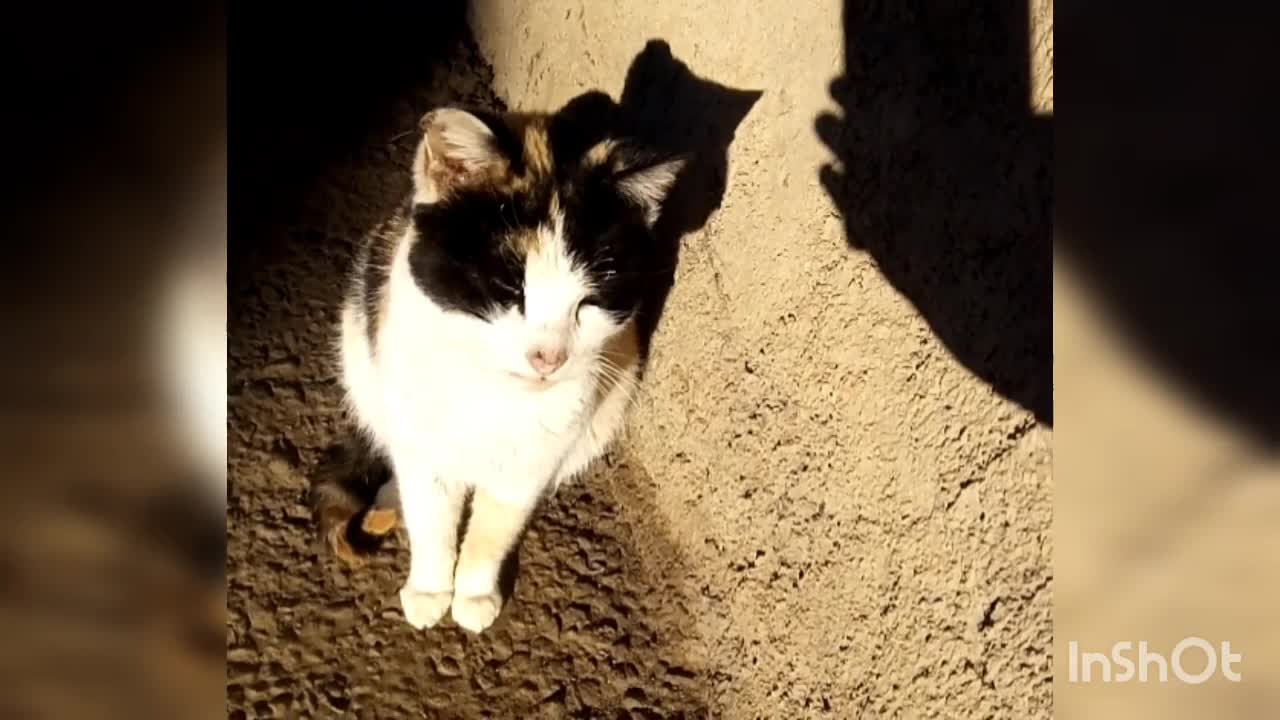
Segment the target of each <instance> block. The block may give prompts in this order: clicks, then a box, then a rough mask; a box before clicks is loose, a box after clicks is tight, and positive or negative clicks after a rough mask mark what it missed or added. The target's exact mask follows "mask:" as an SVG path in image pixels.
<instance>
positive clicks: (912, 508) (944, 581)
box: [227, 2, 1053, 718]
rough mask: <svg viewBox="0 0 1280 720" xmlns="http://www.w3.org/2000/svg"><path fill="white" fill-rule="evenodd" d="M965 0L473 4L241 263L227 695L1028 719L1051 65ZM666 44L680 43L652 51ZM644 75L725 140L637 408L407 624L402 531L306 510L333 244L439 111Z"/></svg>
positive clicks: (238, 712)
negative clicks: (421, 75)
mask: <svg viewBox="0 0 1280 720" xmlns="http://www.w3.org/2000/svg"><path fill="white" fill-rule="evenodd" d="M975 6H976V7H977V9H975V10H974V11H973V12H972V13H969V12H959V11H956V12H955V13H953V15H952V16H951V17H943V18H938V17H928V13H925V12H924V11H923V10H921V9H920V8H915V7H914V6H903V7H901V8H898V9H892V8H890V9H886V8H879V7H876V8H852V10H851V11H850V12H849V13H846V15H845V17H846V19H849V18H852V19H853V20H855V21H856V22H854V23H853V24H852V25H850V26H849V27H845V26H844V25H842V21H841V18H842V8H841V7H840V5H839V4H838V3H835V2H824V3H808V4H785V5H784V4H777V5H762V6H760V7H757V8H754V10H753V11H751V12H747V11H744V10H740V9H735V8H733V7H731V6H729V5H724V4H710V3H673V2H657V3H650V4H647V5H641V4H628V5H626V6H621V7H619V6H615V5H612V4H610V5H605V4H591V5H589V6H587V5H579V4H565V3H550V2H546V3H529V4H525V5H521V6H519V7H513V6H508V5H505V4H503V5H499V4H497V3H494V4H492V5H491V6H488V5H484V4H479V5H476V6H474V7H473V8H472V10H471V15H472V22H473V27H474V30H475V36H476V41H477V42H478V45H479V47H478V49H475V48H471V49H464V50H460V51H459V53H458V54H457V55H456V56H455V57H454V58H453V61H452V65H451V69H452V72H450V73H445V74H441V75H437V76H436V78H435V80H434V81H433V82H430V83H426V84H424V85H421V86H418V87H416V88H415V89H413V90H411V91H409V92H408V93H407V94H406V95H405V96H404V97H403V99H402V100H401V102H399V103H398V104H397V105H396V106H395V110H394V112H393V113H392V116H391V117H390V119H389V120H388V121H387V122H386V123H384V124H381V125H377V126H373V127H370V128H369V130H368V137H367V139H366V141H365V142H364V143H362V144H361V145H360V147H359V149H358V150H356V151H355V152H354V153H352V154H351V155H349V156H344V157H342V158H341V159H340V161H339V162H337V163H335V164H334V166H333V167H332V168H330V169H329V170H328V171H327V172H326V174H325V175H324V176H323V177H322V178H321V179H320V180H319V181H318V182H316V183H315V184H314V186H313V187H311V188H310V189H309V190H308V192H307V193H306V195H305V197H304V198H303V200H302V202H301V204H300V206H299V208H298V209H297V211H296V212H291V213H288V214H287V215H286V216H284V217H282V218H281V219H280V221H279V222H278V223H277V224H275V225H272V226H268V227H265V228H263V229H261V230H260V232H261V233H263V238H249V239H247V240H252V241H255V242H257V241H260V244H261V245H262V246H263V247H266V248H270V249H269V250H263V251H261V252H256V253H249V254H247V255H245V256H243V257H241V258H240V259H239V263H238V264H236V265H233V278H232V286H231V288H230V292H231V297H232V305H231V316H230V321H231V342H230V353H231V357H230V378H229V381H230V383H231V387H230V393H231V407H230V427H229V432H230V448H231V450H230V458H229V463H230V473H231V474H230V483H231V497H230V501H229V502H230V505H229V510H228V520H227V522H228V526H227V531H228V538H229V546H230V547H229V560H228V572H229V587H228V592H229V603H228V609H229V620H228V625H229V627H228V641H227V648H228V697H229V712H230V713H231V715H232V716H233V717H295V716H296V717H458V718H469V717H495V718H506V717H520V718H523V717H617V716H629V717H702V716H712V717H725V718H745V717H762V718H775V717H777V718H781V717H785V718H802V717H904V718H905V717H1047V716H1049V715H1050V713H1051V682H1052V667H1051V666H1052V653H1051V644H1052V643H1051V641H1052V626H1051V618H1050V608H1051V599H1052V578H1053V574H1052V569H1051V566H1050V557H1051V538H1050V534H1049V528H1050V523H1051V505H1050V498H1051V479H1050V469H1049V455H1050V450H1049V448H1050V431H1049V430H1048V428H1047V427H1046V426H1045V425H1044V424H1043V423H1038V422H1037V415H1040V416H1042V417H1045V418H1046V420H1047V418H1048V417H1051V413H1048V412H1046V410H1047V408H1046V402H1045V400H1046V398H1047V396H1048V392H1049V388H1048V387H1047V386H1046V385H1043V384H1042V383H1043V379H1044V375H1045V374H1047V372H1048V367H1047V365H1045V364H1044V363H1047V356H1046V355H1044V353H1047V345H1042V344H1041V343H1042V341H1043V338H1042V337H1041V333H1043V334H1044V335H1046V336H1047V334H1048V322H1049V317H1048V315H1047V314H1045V315H1040V314H1039V313H1041V312H1046V313H1047V305H1045V306H1044V307H1041V305H1040V301H1041V298H1040V296H1039V295H1038V291H1039V290H1040V288H1041V286H1040V285H1039V283H1040V282H1041V281H1043V283H1044V284H1043V290H1044V293H1045V296H1046V297H1047V293H1048V287H1049V286H1048V282H1049V278H1048V274H1047V267H1048V266H1047V263H1048V236H1047V234H1046V233H1045V228H1046V227H1047V222H1048V217H1047V207H1048V205H1047V202H1048V200H1047V193H1048V190H1049V188H1048V187H1047V186H1046V185H1045V184H1044V178H1045V177H1046V175H1047V170H1046V169H1047V167H1049V158H1048V156H1047V155H1044V154H1041V153H1040V151H1041V150H1042V149H1043V146H1042V145H1039V144H1038V143H1040V142H1041V140H1042V138H1043V135H1042V134H1041V129H1040V128H1039V127H1038V126H1037V125H1036V123H1035V122H1034V119H1033V118H1032V117H1031V113H1032V98H1033V97H1037V96H1038V95H1043V94H1044V90H1042V89H1040V88H1033V87H1032V83H1031V82H1029V81H1028V80H1027V74H1026V73H1018V72H1003V73H1002V72H997V71H998V70H999V69H1000V67H999V66H993V67H988V66H985V65H984V64H983V63H984V62H986V61H993V60H994V61H1000V62H1004V63H1006V64H1007V63H1009V62H1012V61H1016V60H1017V59H1018V57H1019V53H1021V54H1022V56H1024V57H1025V56H1027V55H1028V54H1029V52H1030V50H1029V49H1028V47H1027V35H1026V34H1025V28H1019V27H1018V23H1017V22H1016V19H1017V16H1016V15H1015V16H1013V17H1009V16H1006V15H1004V14H1000V13H991V12H987V11H983V10H981V7H982V5H981V4H975ZM1041 9H1043V8H1041ZM910 28H924V31H922V33H923V34H915V35H913V34H912V33H911V32H910V31H909V29H910ZM860 29H861V30H865V31H866V32H865V35H859V33H858V31H859V30H860ZM1018 32H1023V33H1024V34H1023V35H1022V36H1021V37H1019V36H1018ZM1010 33H1012V37H1008V36H1009V34H1010ZM849 38H853V39H854V41H855V44H856V47H853V46H850V45H849V44H847V43H846V40H848V39H849ZM1000 38H1007V39H1006V41H1005V43H1006V44H1001V42H999V40H1000ZM650 39H662V40H664V41H665V42H666V48H668V49H669V52H670V58H669V59H668V58H666V57H665V56H663V55H660V56H659V60H660V62H656V64H655V63H652V62H650V63H637V62H636V61H637V55H638V54H639V53H641V51H642V50H643V49H644V48H645V45H646V42H647V41H648V40H650ZM895 39H896V40H895ZM891 40H893V41H892V42H891ZM877 43H878V44H877ZM902 47H907V48H908V50H909V51H911V52H917V53H921V55H919V56H918V57H912V56H911V55H910V52H907V51H904V50H902V49H901V48H902ZM895 48H897V49H895ZM938 48H944V49H945V50H950V51H954V53H955V54H954V55H953V56H948V55H947V52H945V51H944V50H939V49H938ZM931 49H932V50H931ZM659 50H661V48H660V47H659ZM903 53H907V54H906V55H904V54H903ZM966 53H967V54H966ZM481 57H482V58H483V60H484V61H487V63H488V64H490V65H491V66H492V71H491V72H492V75H491V76H489V75H487V74H486V73H487V71H483V70H482V71H479V72H477V70H476V69H477V68H482V66H483V65H484V64H485V63H482V62H480V58H481ZM878 58H888V60H885V65H884V66H877V62H878ZM956 58H960V59H961V60H964V59H966V58H967V59H968V60H967V61H965V62H959V63H958V64H957V63H954V62H952V61H954V60H955V59H956ZM1027 63H1028V67H1030V61H1029V60H1027ZM637 65H639V66H640V67H642V68H648V69H649V70H648V71H646V72H641V73H633V74H632V75H631V76H629V75H628V71H629V70H634V69H635V67H636V66H637ZM895 65H896V67H895ZM885 66H887V68H886V67H885ZM953 66H955V67H958V68H959V69H954V68H953ZM877 67H881V68H884V69H882V70H877ZM948 68H953V69H952V70H950V71H948ZM983 70H987V71H991V74H990V75H989V76H984V75H982V71H983ZM1006 70H1007V68H1006ZM837 78H840V79H841V80H840V82H839V83H837V84H836V85H835V86H834V87H829V85H830V83H831V82H832V80H835V79H837ZM629 81H634V82H635V83H636V84H637V86H638V87H637V88H636V91H635V93H634V94H633V97H634V98H635V99H636V102H637V103H640V104H642V105H645V106H646V110H645V112H643V113H642V115H644V116H645V117H646V118H647V119H648V120H647V122H648V124H646V127H649V128H651V129H653V128H655V126H654V125H653V121H655V120H661V119H662V118H669V119H670V120H671V121H672V123H674V124H675V125H676V126H678V129H679V131H680V132H679V133H677V134H674V135H668V136H667V138H666V139H669V140H671V141H673V142H676V143H681V142H684V143H693V144H697V142H699V141H701V142H703V143H705V144H707V145H709V146H711V147H712V148H713V150H718V151H722V148H720V147H718V146H719V145H724V144H727V146H728V149H727V153H724V152H723V151H722V152H721V155H719V156H718V157H719V160H717V161H715V162H711V163H710V165H709V173H708V174H707V175H706V176H705V177H704V178H702V180H703V184H701V185H699V186H698V187H695V188H693V190H694V191H696V192H697V193H700V194H701V195H700V197H699V198H698V199H699V200H700V201H707V202H705V203H703V206H704V207H705V209H706V213H705V216H699V217H696V218H695V219H696V220H697V222H692V223H690V225H689V228H688V229H690V232H689V233H688V234H687V235H686V236H685V238H684V242H683V246H682V249H681V254H680V262H679V266H678V268H677V274H676V283H675V286H674V289H673V290H672V292H671V295H670V297H669V299H668V302H667V305H666V311H665V314H664V316H663V318H662V323H661V325H660V326H659V329H658V334H657V336H656V339H655V344H654V356H653V362H652V369H651V372H650V374H649V376H648V377H647V379H646V381H645V391H644V393H643V396H642V398H641V400H640V402H639V403H638V404H637V407H636V408H635V412H634V415H633V420H632V423H631V428H630V431H629V433H628V436H627V438H626V439H625V441H624V443H623V444H622V446H621V447H620V448H619V450H618V451H617V452H616V453H615V454H614V456H613V457H611V458H610V460H609V462H607V463H604V464H602V465H601V467H600V468H599V469H598V470H597V472H595V473H594V475H593V476H592V477H590V478H589V479H588V480H586V481H584V482H583V483H582V484H581V485H579V486H578V487H575V488H572V489H570V490H568V491H567V492H565V493H564V494H563V495H562V496H561V497H559V498H557V499H556V500H555V501H554V502H553V503H551V504H550V505H549V507H547V508H546V509H545V510H544V511H543V512H542V513H541V514H540V515H539V517H538V519H537V521H536V523H535V525H534V528H533V530H532V532H531V533H530V536H529V538H528V539H527V541H526V542H525V545H524V547H523V548H522V551H521V555H520V576H519V580H518V582H517V586H516V591H515V597H514V600H513V601H512V603H511V604H510V605H509V607H508V608H507V610H505V611H504V615H503V617H502V618H501V619H500V620H499V622H498V624H497V625H496V626H495V628H494V630H493V631H492V632H491V633H490V634H488V635H485V636H483V637H480V638H472V637H468V636H466V635H464V634H463V633H461V632H460V631H458V630H457V629H456V628H453V627H452V626H446V627H443V628H440V629H437V630H433V631H431V632H426V633H415V632H412V631H411V630H410V629H409V628H408V626H407V625H406V624H405V623H404V622H403V619H402V618H401V616H400V612H399V609H398V607H397V601H396V589H397V588H398V586H399V584H400V581H401V578H402V576H403V572H404V562H405V559H406V558H405V554H404V552H403V546H402V545H397V546H395V547H392V548H388V549H387V550H386V551H385V552H384V553H383V554H382V555H381V556H380V557H379V559H378V560H377V561H376V562H374V563H373V564H372V565H371V566H370V567H366V568H363V569H358V570H354V571H352V570H345V569H342V568H338V567H336V566H334V565H333V564H332V563H329V562H327V561H323V560H321V559H319V558H318V556H317V553H316V549H315V537H314V534H313V532H312V528H311V527H310V521H309V517H308V513H307V508H306V505H305V503H304V502H303V495H304V492H305V488H306V476H307V473H308V472H309V470H310V469H311V468H313V467H314V465H315V463H316V461H317V460H318V458H319V457H320V456H321V454H322V453H323V452H324V451H325V450H326V449H327V448H328V446H329V445H330V444H331V443H332V442H333V441H334V440H335V439H336V438H337V437H338V434H339V432H340V417H339V413H338V406H337V400H338V395H337V390H336V386H335V379H334V375H333V372H334V370H333V367H332V366H331V365H330V364H329V363H328V362H327V356H326V355H324V354H323V351H324V350H325V349H326V348H327V347H328V345H329V344H330V343H331V341H332V327H333V322H334V320H335V319H336V303H337V299H338V295H339V290H340V288H339V282H340V278H341V271H342V269H343V268H344V267H345V263H346V262H347V259H348V257H349V253H350V250H351V247H352V243H353V240H354V238H355V237H357V236H358V235H359V234H360V233H363V232H365V231H367V230H368V229H369V228H370V227H372V226H373V225H374V224H376V223H377V222H379V221H380V220H381V219H382V217H383V216H384V215H385V213H387V212H389V211H391V210H392V209H393V208H394V207H395V205H396V202H397V201H398V200H399V197H400V195H401V194H402V193H403V192H404V190H405V189H406V188H407V178H406V174H405V170H406V168H407V160H408V157H409V153H410V151H411V149H412V139H411V138H409V137H402V138H397V135H398V134H399V133H401V132H403V131H406V130H409V129H411V128H412V127H413V126H414V121H415V120H416V119H417V116H418V115H419V114H420V113H421V112H422V111H424V110H425V109H426V108H427V107H429V106H431V105H433V104H438V103H441V102H448V101H454V100H459V99H465V100H471V101H477V102H484V103H489V104H493V103H498V102H505V104H506V105H508V106H510V107H533V106H541V107H550V106H556V105H559V104H561V103H563V102H565V101H567V100H568V99H570V98H572V97H574V96H575V95H577V94H579V93H581V92H584V91H586V90H590V89H594V88H599V89H603V90H605V91H606V92H609V93H610V94H612V95H614V96H615V97H619V96H622V95H625V94H626V93H625V92H624V85H626V84H627V83H628V82H629ZM948 88H950V89H948ZM744 91H745V92H748V93H750V92H751V91H755V92H758V93H759V96H758V97H754V96H753V97H752V100H751V102H750V104H749V105H748V106H746V107H745V109H744V107H743V106H744V105H745V103H743V102H739V100H740V99H741V98H742V97H743V95H742V92H744ZM832 92H834V93H835V97H834V98H833V97H832V94H831V93H832ZM1020 96H1025V98H1026V100H1025V103H1024V104H1023V105H1017V104H1016V103H1015V102H1012V101H1011V98H1012V99H1014V100H1016V99H1017V98H1019V97H1020ZM966 98H978V100H977V101H974V100H967V99H966ZM654 103H658V105H659V107H656V108H655V106H654ZM662 103H666V106H662ZM699 103H702V104H701V105H700V104H699ZM624 104H625V103H624ZM688 104H692V105H693V107H687V106H682V105H688ZM1021 110H1025V116H1024V115H1021V114H1019V113H1020V111H1021ZM988 111H989V112H988ZM827 113H833V115H832V119H827V120H819V118H820V117H821V116H823V115H824V114H827ZM699 118H702V121H701V122H699ZM815 123H816V128H815ZM656 129H657V131H658V132H659V133H660V131H661V124H660V123H658V125H657V126H656ZM833 161H834V165H833V166H832V167H831V168H829V169H827V170H825V171H824V170H823V168H824V166H827V165H832V164H833ZM717 172H719V173H722V176H720V177H718V176H717ZM715 196H720V197H715ZM708 198H709V199H708ZM711 201H716V202H711ZM716 204H718V205H719V207H718V208H715V207H714V205H716ZM712 210H714V212H712ZM695 215H697V213H695ZM245 240H246V239H237V240H236V242H243V241H245ZM1037 243H1043V244H1044V245H1043V251H1044V252H1043V256H1042V255H1041V254H1040V253H1039V252H1038V248H1039V247H1040V246H1039V245H1037ZM250 244H252V243H250ZM1028 245H1030V247H1028ZM1041 262H1043V263H1044V265H1043V266H1042V265H1041V264H1040V263H1041ZM236 268H238V269H236ZM1041 275H1043V277H1041ZM1038 323H1043V324H1042V325H1040V324H1038Z"/></svg>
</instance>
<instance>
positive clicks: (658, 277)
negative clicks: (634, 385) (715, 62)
mask: <svg viewBox="0 0 1280 720" xmlns="http://www.w3.org/2000/svg"><path fill="white" fill-rule="evenodd" d="M762 94H763V92H762V91H759V90H737V89H734V88H730V87H726V86H724V85H720V84H718V83H716V82H713V81H711V80H707V79H705V78H701V77H699V76H697V75H695V74H694V73H693V71H692V70H690V69H689V66H688V65H686V64H685V63H683V62H681V61H680V60H678V59H676V58H675V57H674V56H673V55H672V54H671V47H670V46H669V45H668V44H667V43H666V42H665V41H663V40H650V41H649V42H648V43H646V44H645V46H644V49H643V50H641V51H640V53H639V54H638V55H636V57H635V58H634V59H633V60H632V61H631V66H630V68H629V69H628V70H627V77H626V81H625V83H624V85H623V88H622V93H621V96H620V98H621V99H620V100H619V101H614V100H613V98H611V97H610V96H609V95H608V94H606V93H604V92H602V91H598V90H596V91H591V92H587V93H584V94H582V95H579V96H578V97H576V98H574V99H572V100H570V101H569V102H568V103H566V105H565V106H564V107H563V108H562V109H561V112H562V113H563V114H564V115H566V116H568V117H570V118H572V119H573V121H574V123H575V124H576V125H577V126H578V130H579V132H580V135H579V137H581V138H583V139H584V140H585V141H587V142H592V141H594V140H598V139H601V138H603V137H604V136H605V135H606V134H607V133H609V132H611V131H612V132H621V133H623V134H625V135H627V136H630V137H633V138H636V139H638V140H640V141H642V142H644V143H647V144H649V145H651V146H653V147H656V148H659V149H661V150H664V151H666V152H670V153H675V154H679V155H681V156H683V157H684V158H685V166H684V169H683V170H682V171H681V173H680V175H679V177H678V178H677V179H676V183H675V185H674V186H673V187H672V189H671V192H670V193H669V194H668V200H667V202H666V203H665V205H664V206H663V209H662V214H661V215H660V216H659V218H658V220H657V223H656V224H655V226H654V235H655V237H656V239H657V241H658V245H659V247H658V250H659V256H660V257H659V262H658V264H657V265H658V267H659V268H660V271H659V272H658V273H656V274H655V276H654V277H653V280H652V282H651V283H650V284H649V285H648V287H647V288H646V292H645V297H644V299H643V302H642V304H641V310H640V313H639V315H638V318H637V329H638V331H639V338H640V352H641V357H642V358H644V359H647V358H648V356H649V349H650V344H651V342H652V338H653V334H654V332H656V330H657V327H658V323H659V321H660V320H661V317H662V313H663V310H664V308H665V306H666V300H667V295H668V294H669V293H670V292H671V288H672V286H673V285H674V283H675V272H676V267H677V264H678V263H679V259H680V245H681V242H682V240H683V239H684V237H685V236H686V235H688V234H689V233H691V232H695V231H697V230H699V229H701V228H702V227H703V226H704V225H705V224H706V223H707V220H708V219H710V217H711V214H712V213H714V212H715V211H716V210H717V209H718V208H719V207H720V205H721V203H722V202H723V200H724V193H725V189H726V186H727V178H728V172H729V146H730V145H731V144H732V142H733V139H734V135H735V133H736V132H737V129H738V126H739V125H740V124H741V123H742V121H743V120H744V119H745V118H746V116H747V114H748V113H749V112H751V108H752V107H754V106H755V104H756V101H757V100H759V99H760V96H761V95H762Z"/></svg>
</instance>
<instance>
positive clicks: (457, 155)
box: [413, 108, 508, 203]
mask: <svg viewBox="0 0 1280 720" xmlns="http://www.w3.org/2000/svg"><path fill="white" fill-rule="evenodd" d="M418 126H419V128H420V129H421V130H422V140H421V142H420V143H419V145H418V154H417V155H416V156H415V157H414V164H413V186H414V202H420V203H432V202H436V201H437V200H439V199H440V198H441V197H443V196H445V195H447V194H449V192H450V191H452V190H455V189H458V188H462V187H467V186H471V185H475V184H478V183H481V182H483V181H485V180H487V179H491V178H493V177H496V176H498V175H500V174H502V173H504V172H506V170H507V167H508V166H507V160H506V157H505V156H504V155H503V153H502V151H501V149H500V148H499V146H498V139H497V137H496V136H495V135H494V131H493V129H492V128H491V127H490V126H489V125H488V124H487V123H485V121H484V120H482V119H481V118H479V117H477V116H476V115H474V114H472V113H470V112H467V111H466V110H461V109H459V108H441V109H439V110H432V111H431V112H429V113H427V114H426V115H423V116H422V119H421V120H420V121H418Z"/></svg>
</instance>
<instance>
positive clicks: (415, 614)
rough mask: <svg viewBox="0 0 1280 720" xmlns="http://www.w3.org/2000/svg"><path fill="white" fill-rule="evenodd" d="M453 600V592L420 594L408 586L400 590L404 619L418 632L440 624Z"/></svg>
mask: <svg viewBox="0 0 1280 720" xmlns="http://www.w3.org/2000/svg"><path fill="white" fill-rule="evenodd" d="M452 600H453V593H452V592H418V591H417V590H413V589H411V588H410V587H409V586H407V585H406V586H405V587H402V588H400V607H401V608H402V609H403V610H404V619H405V620H407V621H409V624H410V625H412V626H413V627H414V629H416V630H422V629H423V628H429V627H432V626H434V625H435V624H436V623H438V622H440V618H442V617H444V614H445V612H447V611H448V610H449V603H450V602H451V601H452Z"/></svg>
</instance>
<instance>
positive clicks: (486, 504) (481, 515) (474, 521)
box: [453, 488, 539, 633]
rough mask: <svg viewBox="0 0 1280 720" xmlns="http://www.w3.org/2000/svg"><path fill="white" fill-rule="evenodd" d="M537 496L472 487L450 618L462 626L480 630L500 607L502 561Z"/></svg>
mask: <svg viewBox="0 0 1280 720" xmlns="http://www.w3.org/2000/svg"><path fill="white" fill-rule="evenodd" d="M538 499H539V498H538V496H535V497H522V498H507V497H504V498H498V497H495V496H494V495H493V494H492V493H490V492H487V491H486V490H484V489H482V488H477V489H476V491H475V495H474V496H473V497H472V500H471V518H470V520H469V521H468V523H467V532H466V536H465V537H464V538H463V540H462V550H461V552H460V553H459V555H458V569H457V574H456V577H455V586H454V587H455V594H454V598H453V621H454V622H456V623H457V624H458V626H459V627H461V628H463V629H464V630H468V631H470V632H473V633H479V632H482V631H483V630H485V629H486V628H488V627H489V626H490V625H492V624H493V621H494V620H495V619H496V618H497V617H498V613H499V612H500V611H501V610H502V593H501V591H500V589H499V586H498V585H499V577H500V575H501V573H502V565H503V563H504V562H505V561H506V559H507V556H508V555H510V554H511V553H512V552H514V551H515V547H516V543H518V542H519V540H520V535H521V533H523V531H524V527H525V524H526V523H527V522H528V521H529V518H530V517H531V516H532V515H533V511H534V509H535V508H536V506H537V502H538Z"/></svg>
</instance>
